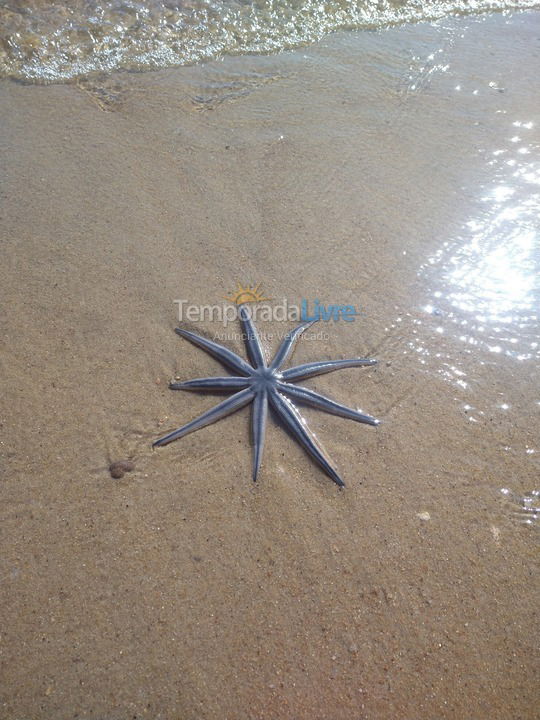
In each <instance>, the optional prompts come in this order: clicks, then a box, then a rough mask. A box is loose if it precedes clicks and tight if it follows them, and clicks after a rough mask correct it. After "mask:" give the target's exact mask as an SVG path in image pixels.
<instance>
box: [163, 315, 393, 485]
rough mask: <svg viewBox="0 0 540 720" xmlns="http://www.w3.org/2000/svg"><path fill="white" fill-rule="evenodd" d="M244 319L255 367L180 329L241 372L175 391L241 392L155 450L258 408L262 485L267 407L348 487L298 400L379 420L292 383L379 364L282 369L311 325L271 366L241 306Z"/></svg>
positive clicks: (289, 340)
mask: <svg viewBox="0 0 540 720" xmlns="http://www.w3.org/2000/svg"><path fill="white" fill-rule="evenodd" d="M240 320H241V322H242V325H243V330H244V336H245V340H246V348H247V352H248V356H249V359H250V361H251V363H252V364H251V365H249V364H248V363H247V362H246V361H245V360H243V359H242V358H241V357H240V356H239V355H236V353H233V352H231V350H228V349H227V348H226V347H223V345H218V344H217V343H215V342H213V341H212V340H207V339H206V338H204V337H201V336H200V335H196V334H195V333H192V332H189V330H182V329H180V328H176V332H177V333H178V334H179V335H181V336H182V337H184V338H186V339H187V340H189V341H190V342H192V343H193V344H194V345H198V346H199V347H200V348H202V349H203V350H204V351H205V352H207V353H209V354H210V355H213V356H214V357H215V358H217V359H218V360H219V361H220V362H221V363H222V364H223V365H224V366H225V367H227V368H228V369H230V370H233V371H234V372H235V373H237V375H236V376H229V377H210V378H200V379H198V380H187V381H186V382H181V383H171V385H170V388H171V389H172V390H210V391H227V390H229V391H232V390H237V391H238V392H236V393H235V394H234V395H232V396H231V397H229V398H227V399H226V400H224V401H223V402H221V403H219V405H216V406H215V407H213V408H211V409H210V410H207V411H206V412H205V413H203V414H202V415H200V416H199V417H198V418H196V419H195V420H192V421H191V422H189V423H187V425H183V426H182V427H181V428H178V430H174V431H173V432H171V433H169V434H168V435H165V436H164V437H162V438H159V440H156V441H155V443H154V444H153V447H155V446H160V445H166V444H167V443H170V442H172V441H173V440H178V438H181V437H183V436H184V435H187V434H188V433H190V432H193V431H195V430H198V429H199V428H202V427H204V426H205V425H209V424H210V423H213V422H216V421H217V420H220V419H221V418H223V417H225V416H226V415H230V414H231V413H233V412H234V411H235V410H239V409H240V408H242V407H244V406H245V405H248V404H249V403H251V402H252V403H253V411H252V415H251V425H252V430H253V441H254V455H253V479H254V480H257V476H258V474H259V468H260V466H261V460H262V453H263V445H264V436H265V428H266V416H267V412H268V404H269V403H270V406H271V407H272V409H273V410H274V411H275V413H276V415H277V416H278V418H279V419H280V420H281V421H282V423H283V424H284V425H285V427H286V428H287V429H288V430H289V431H290V432H291V433H292V435H294V437H295V438H296V439H297V440H298V442H299V443H300V445H302V447H303V448H304V449H305V450H306V451H307V452H308V454H309V455H311V457H312V458H313V459H314V460H315V461H316V462H317V463H319V465H320V466H321V467H322V469H323V470H324V471H325V472H326V473H327V474H328V475H329V476H330V477H331V478H332V480H333V481H334V482H335V483H337V484H338V485H339V486H340V487H343V486H344V485H345V483H344V482H343V480H342V479H341V478H340V476H339V475H338V473H337V470H336V469H335V468H334V466H333V465H332V463H331V461H330V459H329V458H328V457H327V456H326V454H325V453H324V451H323V449H322V448H321V447H320V445H319V443H318V442H317V439H316V437H315V436H314V435H313V433H312V432H311V431H310V430H309V428H308V426H307V424H306V421H305V420H304V418H303V417H302V416H301V415H300V413H299V411H298V410H297V408H296V406H295V405H294V403H293V401H298V402H301V403H305V404H308V405H313V406H314V407H317V408H320V409H321V410H325V411H326V412H329V413H332V414H334V415H339V416H340V417H344V418H348V419H349V420H356V421H357V422H361V423H367V424H368V425H378V423H379V421H378V420H376V419H375V418H374V417H371V415H364V414H363V413H361V412H358V410H353V409H352V408H348V407H345V405H340V404H339V403H337V402H334V401H333V400H330V399H329V398H326V397H324V396H323V395H319V393H316V392H314V391H313V390H308V388H304V387H297V386H296V385H292V384H291V381H295V380H303V379H305V378H309V377H313V376H314V375H322V374H323V373H328V372H332V371H333V370H340V369H341V368H349V367H357V366H362V365H374V364H375V363H376V362H377V361H376V360H370V359H367V358H353V359H352V360H323V361H322V362H312V363H306V364H304V365H298V366H297V367H293V368H289V369H288V370H281V367H282V365H283V364H284V363H285V361H286V360H287V358H288V357H289V355H290V354H291V351H292V349H293V347H294V345H295V343H296V341H297V339H298V338H299V337H300V335H301V334H302V332H303V331H304V330H306V328H308V327H309V326H310V325H312V324H313V322H306V323H304V324H302V325H299V326H298V327H297V328H295V329H294V330H292V331H291V332H290V333H288V334H287V336H286V337H285V339H284V340H283V342H282V343H281V346H280V348H279V350H278V351H277V353H276V355H275V357H274V359H273V360H272V362H271V363H270V365H267V363H266V360H265V357H264V352H263V348H262V346H261V341H260V339H259V335H258V333H257V330H256V328H255V325H254V324H253V322H252V320H251V316H250V312H249V310H248V309H247V308H246V306H245V305H240Z"/></svg>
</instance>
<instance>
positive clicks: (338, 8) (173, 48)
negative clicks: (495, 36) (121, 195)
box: [0, 0, 540, 83]
mask: <svg viewBox="0 0 540 720" xmlns="http://www.w3.org/2000/svg"><path fill="white" fill-rule="evenodd" d="M538 6H540V3H539V2H538V0H401V1H399V0H358V1H356V2H350V1H347V0H327V1H326V2H321V1H320V0H225V1H224V2H215V1H213V0H170V1H165V2H158V1H157V0H149V1H147V2H144V3H143V2H135V1H134V0H124V1H122V0H111V1H110V2H99V1H97V0H75V1H74V2H70V3H69V4H66V3H63V2H55V1H54V0H51V1H47V0H45V1H44V0H11V2H7V3H3V4H2V6H1V7H0V75H1V76H3V77H11V78H14V79H17V80H22V81H27V82H39V83H54V82H62V81H67V80H70V79H73V78H77V77H83V76H86V75H89V74H91V73H95V72H110V71H112V70H119V69H129V70H151V69H156V68H162V67H170V66H175V65H186V64H192V63H196V62H198V61H201V60H208V59H213V58H218V57H220V56H223V55H239V54H247V53H258V54H260V53H272V52H276V51H279V50H284V49H290V48H295V47H298V46H301V45H305V44H308V43H312V42H314V41H316V40H319V39H320V38H322V37H324V36H325V35H327V34H328V33H331V32H333V31H336V30H346V29H362V28H370V29H374V28H383V27H388V26H391V25H396V24H399V23H406V22H416V21H422V20H436V19H439V18H442V17H445V16H449V15H456V14H468V13H478V12H485V11H502V10H508V9H527V8H534V7H538Z"/></svg>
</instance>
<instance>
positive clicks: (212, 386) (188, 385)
mask: <svg viewBox="0 0 540 720" xmlns="http://www.w3.org/2000/svg"><path fill="white" fill-rule="evenodd" d="M249 384H250V378H246V377H209V378H197V379H196V380H186V381H184V382H179V383H171V384H170V385H169V388H170V389H171V390H242V389H243V388H247V387H248V386H249Z"/></svg>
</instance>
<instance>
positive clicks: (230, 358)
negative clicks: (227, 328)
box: [175, 328, 253, 375]
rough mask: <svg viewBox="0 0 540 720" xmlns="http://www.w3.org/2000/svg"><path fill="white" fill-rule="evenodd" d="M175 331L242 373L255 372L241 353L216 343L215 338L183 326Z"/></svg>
mask: <svg viewBox="0 0 540 720" xmlns="http://www.w3.org/2000/svg"><path fill="white" fill-rule="evenodd" d="M175 332H176V333H178V335H181V336H182V337H184V338H186V340H189V341H190V342H192V343H193V344H194V345H197V346H198V347H200V348H201V349H202V350H204V351H205V352H207V353H208V354H209V355H213V356H214V357H215V358H217V359H218V360H219V361H220V362H221V363H222V364H223V365H225V366H226V367H228V368H230V369H232V370H235V371H236V372H238V373H240V374H241V375H252V374H253V368H252V367H250V366H249V365H248V364H247V362H246V361H245V360H243V359H242V358H241V357H240V355H237V354H236V353H233V352H232V350H229V349H228V348H226V347H223V345H218V343H215V342H214V341H213V340H208V338H205V337H202V336H201V335H196V334H195V333H192V332H190V331H189V330H182V328H175Z"/></svg>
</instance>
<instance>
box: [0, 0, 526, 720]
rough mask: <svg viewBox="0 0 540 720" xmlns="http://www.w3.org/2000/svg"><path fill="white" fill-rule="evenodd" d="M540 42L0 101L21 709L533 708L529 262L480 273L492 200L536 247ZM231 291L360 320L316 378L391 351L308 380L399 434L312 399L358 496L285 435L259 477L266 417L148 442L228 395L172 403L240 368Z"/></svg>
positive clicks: (6, 611)
mask: <svg viewBox="0 0 540 720" xmlns="http://www.w3.org/2000/svg"><path fill="white" fill-rule="evenodd" d="M539 32H540V15H538V14H537V13H536V14H535V13H524V14H521V15H519V14H518V15H514V16H508V17H505V16H503V15H496V16H484V17H482V18H467V19H449V20H445V21H442V22H441V23H440V24H438V25H427V24H426V25H417V26H410V27H403V28H398V29H394V30H391V31H387V32H381V33H370V32H364V33H351V34H337V35H334V36H332V37H330V38H328V39H327V40H326V41H324V42H322V43H321V44H319V45H317V46H312V47H307V48H305V49H303V50H301V51H298V52H292V53H286V54H283V55H280V56H275V57H268V58H263V57H259V58H250V57H244V58H235V59H227V60H225V61H223V62H216V63H211V64H209V65H206V66H204V67H191V68H181V69H176V70H167V71H162V72H159V73H148V74H131V73H121V74H117V75H114V76H111V77H108V78H94V79H93V80H87V81H84V82H80V83H79V84H78V85H57V86H50V87H37V86H25V85H19V84H15V83H11V82H6V81H4V82H3V83H2V84H1V85H0V95H1V103H0V108H1V109H0V112H1V115H2V118H1V121H0V127H1V128H2V130H1V133H0V137H1V142H2V149H3V156H4V172H3V176H4V183H3V200H2V224H3V228H4V230H3V238H4V240H3V253H2V265H1V269H0V277H1V283H0V287H1V292H2V299H3V307H4V313H3V319H2V325H3V338H4V350H3V353H2V371H3V378H4V406H3V409H2V417H1V422H2V431H3V432H2V465H3V470H4V472H3V480H2V511H1V515H2V520H1V528H2V548H3V552H2V573H1V583H0V592H1V602H2V608H3V623H2V625H3V627H2V641H1V642H2V646H1V647H2V650H1V655H0V661H1V663H2V683H1V700H0V717H2V718H6V720H7V719H9V720H15V719H17V720H31V719H34V718H40V719H41V718H54V719H55V720H64V719H66V720H67V719H68V718H87V719H88V720H97V719H98V718H107V720H127V719H128V718H130V719H131V718H153V719H157V718H163V719H165V720H169V719H173V718H182V720H195V719H197V720H203V719H204V720H206V719H208V720H210V719H212V720H214V719H216V720H217V719H218V718H219V720H224V719H225V718H228V719H229V720H244V719H245V720H247V719H249V720H255V719H259V718H261V719H264V720H273V719H276V720H278V719H279V720H284V719H287V720H288V719H289V718H296V719H299V720H300V719H302V720H303V719H307V718H310V719H312V718H313V719H316V720H323V719H326V718H332V720H341V719H344V720H360V719H365V720H381V719H383V720H384V719H387V718H388V719H392V720H394V719H400V720H402V719H403V720H409V719H410V720H413V719H414V720H421V719H424V718H425V719H426V720H427V719H429V720H432V719H433V718H475V719H476V720H479V719H483V718H486V719H487V718H490V720H494V719H497V718H500V719H501V720H509V719H510V718H512V719H517V718H521V719H525V718H533V717H536V713H537V700H538V696H537V670H538V654H537V646H538V634H537V628H538V618H537V608H538V582H537V579H536V578H537V573H538V568H537V550H538V526H537V525H535V524H534V522H533V523H532V524H529V525H527V524H524V523H523V522H522V521H523V519H527V518H528V519H531V518H532V515H529V516H527V514H526V512H525V511H524V510H523V508H520V504H519V502H517V501H516V498H518V499H519V498H523V497H524V495H525V493H527V492H529V491H531V490H533V489H535V488H536V489H538V411H539V409H540V408H539V403H538V401H539V398H538V380H539V378H538V354H537V348H535V347H534V342H535V339H536V340H537V335H538V331H537V321H536V319H535V315H534V307H532V309H531V306H530V302H529V299H530V298H531V297H532V298H533V300H534V301H535V302H536V307H538V305H537V303H538V287H537V285H536V286H534V282H535V281H534V277H535V276H534V275H531V273H533V272H534V260H535V257H536V259H537V255H536V256H535V255H534V252H537V250H536V251H535V250H534V246H533V250H532V251H531V255H530V258H529V256H527V258H528V259H529V260H531V262H532V263H533V265H527V264H526V263H525V265H523V264H520V263H521V260H520V258H519V257H517V259H516V256H512V257H510V259H509V260H508V261H507V259H505V258H506V256H504V253H503V256H502V259H501V263H502V269H501V268H499V269H500V270H501V272H500V277H501V278H502V280H501V286H500V287H499V288H498V289H497V288H496V289H495V291H493V292H491V295H490V294H489V292H488V291H487V290H486V293H483V291H482V288H483V286H482V279H481V278H480V279H479V280H478V281H477V282H476V281H475V282H474V283H473V285H474V287H473V288H470V287H469V288H468V290H467V292H465V290H463V287H464V286H463V282H466V279H467V273H470V272H474V269H475V267H478V262H477V263H476V265H475V262H474V259H475V257H477V256H476V255H475V254H474V253H475V252H476V253H477V254H478V253H479V256H478V257H480V258H481V259H483V260H486V256H482V252H483V250H482V248H483V247H484V246H483V245H482V242H484V243H486V242H487V243H489V232H490V230H489V228H490V227H491V225H490V224H489V223H490V222H491V221H490V218H492V219H493V223H492V224H493V228H492V230H493V233H495V234H496V233H497V232H498V230H497V227H498V226H497V222H498V220H497V218H499V220H500V217H499V215H498V214H497V213H498V210H497V207H495V204H496V202H498V200H497V192H496V189H497V187H510V189H511V190H512V193H511V195H512V203H514V205H513V206H512V207H514V214H513V215H512V212H511V207H508V208H506V209H507V210H508V213H507V215H506V216H505V217H506V220H505V222H506V221H508V222H510V223H513V225H512V227H513V231H515V232H517V230H516V228H517V229H518V230H520V231H521V230H523V231H524V232H525V231H526V230H527V231H528V228H529V225H528V223H529V217H528V216H526V217H524V216H523V215H521V216H520V215H519V212H517V211H516V210H515V208H523V207H525V208H527V209H528V210H530V209H531V203H532V202H533V201H534V197H533V196H532V195H528V194H527V187H528V186H527V185H526V180H527V174H529V175H531V177H533V179H534V177H536V175H535V173H537V172H538V161H539V156H538V153H539V146H540V136H539V134H538V127H539V125H538V122H539V118H538V106H537V96H536V95H537V94H535V92H534V91H533V86H534V83H535V80H536V78H537V77H538V70H539V65H540V60H539V53H538V36H539ZM516 123H520V125H516ZM531 123H532V125H531ZM513 137H518V140H516V141H514V140H513ZM522 148H525V149H526V150H527V152H520V150H521V149H522ZM499 150H501V151H502V153H498V151H499ZM509 161H513V164H512V163H510V162H509ZM520 171H521V175H519V172H520ZM529 187H530V188H532V189H533V190H534V184H533V183H532V181H531V184H530V186H529ZM499 194H500V193H499ZM471 223H472V224H471ZM486 223H487V226H486ZM478 227H487V228H488V229H487V230H486V233H485V234H487V239H486V237H484V238H483V239H482V238H480V240H479V239H478V237H476V240H475V237H474V232H475V228H478ZM475 242H476V245H475ZM501 243H502V245H501V247H502V248H503V250H504V247H506V246H505V244H504V239H503V240H501ZM467 248H469V250H467ZM470 248H472V249H470ZM536 248H537V246H536ZM520 257H521V256H520ZM471 258H472V260H473V263H472V264H471V265H470V266H469V265H467V262H471ZM527 258H526V259H527ZM512 260H514V261H515V263H517V267H518V270H519V271H520V272H521V274H519V272H518V273H517V276H516V272H515V270H516V268H515V267H514V266H512ZM480 264H481V263H480ZM481 266H482V267H484V268H486V267H487V268H488V269H487V270H486V272H489V263H488V264H487V265H486V264H484V265H481ZM528 267H530V268H531V269H530V270H529V271H527V268H528ZM460 268H461V270H462V272H461V273H460V272H459V270H460ZM524 268H525V269H524ZM512 271H514V276H515V277H513V279H512V278H511V274H512ZM536 272H537V271H536ZM456 273H457V274H456ZM464 276H465V281H464V280H463V277H464ZM473 277H474V276H473ZM531 277H532V278H533V280H532V283H533V285H532V286H531V287H532V289H531V291H530V293H529V294H528V295H527V294H525V295H523V292H522V293H521V295H520V294H519V292H520V290H523V287H524V285H526V283H527V282H530V281H531ZM456 278H458V279H456ZM507 278H508V283H507V282H506V279H507ZM237 282H242V283H256V282H262V283H263V289H264V291H265V292H266V294H268V295H269V296H270V297H272V298H276V299H282V298H284V297H285V298H288V299H289V301H291V302H299V301H300V299H302V298H307V299H310V300H314V299H315V298H319V299H320V300H321V301H322V302H327V303H332V302H336V303H343V304H348V303H351V304H355V305H357V306H360V308H361V309H362V315H361V317H359V318H357V320H356V321H355V322H354V323H345V322H341V323H336V324H333V325H329V326H328V327H327V328H325V329H326V330H327V337H326V338H325V339H322V340H321V339H319V340H309V339H306V340H305V341H304V342H300V343H299V345H298V348H297V350H296V352H295V356H294V361H295V362H297V363H301V362H307V361H308V360H312V359H313V360H314V359H325V358H343V357H348V356H356V355H358V356H375V357H377V358H378V360H379V365H378V366H377V367H376V368H364V369H351V370H346V371H343V372H340V373H336V374H332V375H328V376H324V377H321V378H315V379H313V380H311V381H308V382H306V385H309V386H310V387H312V388H315V389H317V390H319V391H321V392H324V393H326V394H328V395H330V396H331V397H333V398H335V399H337V400H338V401H341V402H345V403H347V404H351V405H355V406H356V405H358V406H360V407H361V408H362V409H363V410H364V411H366V412H369V413H372V414H374V415H376V416H377V417H379V418H380V419H381V420H382V424H381V425H380V427H378V428H371V427H367V426H361V425H356V424H354V423H351V422H347V421H345V420H341V419H339V418H334V417H331V416H328V415H325V414H323V413H320V412H317V411H315V410H306V417H307V418H308V420H309V422H310V425H311V427H312V428H313V430H314V431H315V432H316V433H317V436H318V437H319V438H320V440H321V442H322V443H323V445H324V446H325V447H326V448H327V450H328V452H329V453H330V454H331V456H332V458H333V459H334V461H335V462H336V464H337V465H338V466H339V468H340V470H341V471H342V474H343V477H344V479H345V482H346V484H347V487H346V489H345V490H343V491H340V490H339V489H338V488H337V487H336V486H335V485H334V484H333V483H332V482H331V481H330V480H329V479H328V478H327V477H326V476H325V475H324V474H323V473H322V471H320V470H319V469H318V468H317V467H316V466H315V465H313V463H312V462H311V461H310V459H309V458H308V457H307V456H306V455H305V454H304V453H303V451H302V450H301V449H300V448H299V447H298V446H297V445H296V444H295V443H294V441H293V440H292V439H291V438H290V437H288V436H287V435H286V434H285V432H284V431H283V430H282V429H281V428H279V427H276V425H275V424H274V423H272V422H271V423H270V424H269V429H268V435H267V443H266V448H265V456H264V460H263V468H262V472H261V476H260V480H259V482H258V483H257V484H256V485H254V484H253V482H252V481H251V448H250V445H249V430H248V418H249V415H248V412H247V411H245V410H244V411H241V412H239V413H237V414H235V415H233V416H232V417H230V418H228V419H227V420H225V421H223V422H221V423H218V424H216V425H213V426H211V427H209V428H206V429H204V430H201V431H200V432H198V433H195V434H193V435H190V436H188V437H186V438H184V439H182V440H181V441H178V442H177V443H174V444H172V445H170V446H168V447H166V448H162V449H159V450H155V451H152V449H151V443H152V441H153V440H154V439H156V438H157V437H159V436H160V435H163V434H165V432H167V431H168V430H171V429H173V428H175V427H177V426H179V425H181V424H183V423H185V422H187V421H188V420H190V419H191V418H193V417H195V416H196V415H197V414H199V413H200V412H202V411H203V410H204V409H206V408H208V407H210V406H211V405H212V403H213V402H214V398H211V397H203V396H201V395H197V394H193V395H191V394H187V393H186V394H185V395H184V394H180V393H174V392H172V391H170V390H168V388H167V385H168V382H169V381H170V380H171V379H172V378H174V377H176V376H178V377H179V378H181V379H188V378H193V377H201V376H206V375H212V374H215V373H217V372H219V365H218V364H217V363H216V362H215V361H213V360H212V359H211V358H209V357H208V356H207V355H205V354H204V353H202V352H201V351H199V350H197V349H196V348H195V347H192V346H191V345H189V344H188V343H186V342H184V341H183V340H182V339H181V338H179V337H178V336H177V335H175V333H174V327H175V325H176V314H177V306H176V305H175V303H174V300H176V299H186V300H189V301H190V302H192V303H194V304H198V303H202V304H214V303H221V302H222V297H223V296H224V295H226V294H228V293H229V292H231V291H232V290H234V288H235V287H236V284H237ZM510 282H512V283H513V285H512V286H511V287H510V286H509V283H510ZM459 283H461V285H460V284H459ZM475 288H476V291H477V292H476V295H474V290H475ZM512 288H514V289H513V290H512ZM452 293H454V300H455V296H456V294H457V296H458V299H459V295H460V293H462V294H463V295H464V296H465V295H467V298H468V299H469V300H470V298H471V293H472V298H473V299H472V300H470V302H471V303H472V310H470V311H469V310H466V309H463V308H460V307H459V303H458V305H456V303H455V302H454V303H452ZM467 293H468V294H467ZM493 293H494V294H493ZM497 303H499V304H500V303H506V305H505V310H504V313H505V314H504V317H502V319H501V318H500V317H498V316H497V312H496V311H494V309H493V305H494V304H495V305H497ZM477 316H481V317H484V316H485V318H484V319H485V322H484V320H478V321H477V320H476V319H475V318H476V317H477ZM490 318H491V319H490ZM464 323H465V324H464ZM261 327H262V328H263V329H264V330H265V331H266V332H274V333H277V332H282V331H283V324H279V323H262V324H261ZM289 327H290V326H289V325H287V329H288V328H289ZM192 329H194V330H195V331H198V332H205V333H207V334H209V335H210V336H212V335H213V333H215V332H218V331H220V332H222V328H221V327H219V326H216V325H215V324H212V323H209V322H207V323H201V324H198V325H197V326H193V327H192ZM232 329H233V330H235V329H236V328H232ZM229 344H230V346H231V347H233V349H236V350H237V351H239V352H241V351H242V348H241V345H240V342H239V341H238V340H235V339H234V338H232V339H231V341H230V342H229ZM272 349H274V348H273V346H272V347H270V348H269V350H272ZM126 459H129V460H131V461H132V462H133V464H134V470H133V471H132V472H129V473H126V474H125V475H124V476H123V477H122V478H119V479H113V478H112V477H111V475H110V473H109V471H108V466H109V464H110V463H111V462H113V461H118V460H126ZM503 488H507V489H509V490H510V491H511V493H512V494H511V495H508V494H507V495H506V496H505V495H504V494H503V493H501V489H503Z"/></svg>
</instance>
